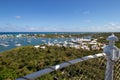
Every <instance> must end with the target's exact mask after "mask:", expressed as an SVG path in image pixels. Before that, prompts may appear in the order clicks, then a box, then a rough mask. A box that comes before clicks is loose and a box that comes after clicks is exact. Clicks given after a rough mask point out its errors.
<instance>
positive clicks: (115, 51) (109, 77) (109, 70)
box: [103, 34, 120, 80]
mask: <svg viewBox="0 0 120 80" xmlns="http://www.w3.org/2000/svg"><path fill="white" fill-rule="evenodd" d="M107 40H108V41H109V45H107V46H106V47H105V48H104V50H103V52H104V53H105V54H106V58H107V65H106V73H105V80H113V72H114V62H115V61H117V60H118V59H119V57H120V50H119V48H117V47H116V46H115V41H118V38H117V37H116V36H115V35H114V34H112V35H111V36H109V37H108V38H107Z"/></svg>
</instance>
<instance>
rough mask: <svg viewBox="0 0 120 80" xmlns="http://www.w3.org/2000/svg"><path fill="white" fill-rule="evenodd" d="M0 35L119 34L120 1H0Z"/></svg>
mask: <svg viewBox="0 0 120 80" xmlns="http://www.w3.org/2000/svg"><path fill="white" fill-rule="evenodd" d="M0 32H120V0H0Z"/></svg>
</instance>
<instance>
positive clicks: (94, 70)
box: [0, 34, 120, 80]
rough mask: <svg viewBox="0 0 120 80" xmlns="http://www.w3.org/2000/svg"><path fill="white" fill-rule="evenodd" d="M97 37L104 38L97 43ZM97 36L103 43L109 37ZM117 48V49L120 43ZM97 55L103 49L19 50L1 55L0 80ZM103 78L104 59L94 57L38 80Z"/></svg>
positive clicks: (19, 48)
mask: <svg viewBox="0 0 120 80" xmlns="http://www.w3.org/2000/svg"><path fill="white" fill-rule="evenodd" d="M97 35H100V36H99V37H103V38H101V40H100V39H99V37H98V36H97ZM97 35H96V34H94V35H93V36H96V38H98V41H99V42H102V40H103V41H105V38H106V37H107V36H108V34H106V35H104V34H97ZM117 36H119V35H118V34H117ZM116 45H117V46H118V47H120V43H117V44H116ZM99 52H102V50H99V51H98V50H93V51H87V50H81V49H75V48H70V47H67V48H66V47H57V46H46V48H45V49H41V48H34V47H33V46H26V47H18V48H15V49H12V50H10V51H6V52H3V53H1V54H0V80H14V79H15V78H19V77H22V76H25V75H27V74H30V73H32V72H35V71H39V70H41V69H44V68H47V67H49V66H52V65H56V64H59V63H62V62H64V61H69V60H72V59H76V58H81V57H83V56H87V55H91V54H96V53H99ZM104 75H105V59H104V58H97V59H91V60H88V61H84V62H81V63H77V64H75V65H71V66H68V67H66V68H63V69H60V70H58V71H55V72H52V73H49V74H46V75H43V76H41V77H40V78H39V79H37V80H104Z"/></svg>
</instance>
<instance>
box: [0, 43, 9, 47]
mask: <svg viewBox="0 0 120 80" xmlns="http://www.w3.org/2000/svg"><path fill="white" fill-rule="evenodd" d="M0 46H4V47H8V46H9V45H8V44H5V43H0Z"/></svg>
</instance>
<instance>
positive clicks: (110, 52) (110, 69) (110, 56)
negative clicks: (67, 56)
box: [16, 34, 120, 80]
mask: <svg viewBox="0 0 120 80" xmlns="http://www.w3.org/2000/svg"><path fill="white" fill-rule="evenodd" d="M107 40H108V41H109V45H107V46H106V47H105V48H104V50H103V52H104V53H99V54H95V55H89V56H85V57H82V58H77V59H74V60H70V61H66V62H63V63H61V64H58V65H55V66H51V67H49V68H45V69H43V70H40V71H37V72H34V73H32V74H29V75H26V76H24V77H21V78H18V79H16V80H35V79H36V78H39V77H40V76H42V75H44V74H47V73H50V72H53V71H56V70H58V69H62V68H64V67H67V66H69V65H74V64H76V63H79V62H82V61H86V60H89V59H93V58H98V57H102V56H105V57H106V60H107V64H106V72H105V80H113V79H115V80H118V79H119V77H117V75H119V74H118V73H119V72H118V71H117V72H116V71H115V70H114V69H116V70H120V69H119V67H120V66H119V63H120V60H119V58H120V49H119V48H117V47H116V46H115V45H114V44H115V41H118V38H117V37H116V36H115V35H114V34H112V35H111V36H109V37H108V38H107Z"/></svg>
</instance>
